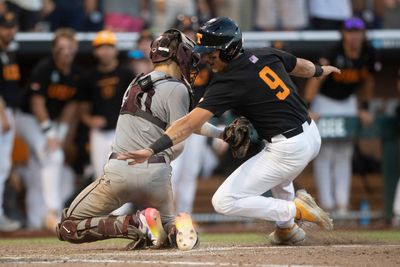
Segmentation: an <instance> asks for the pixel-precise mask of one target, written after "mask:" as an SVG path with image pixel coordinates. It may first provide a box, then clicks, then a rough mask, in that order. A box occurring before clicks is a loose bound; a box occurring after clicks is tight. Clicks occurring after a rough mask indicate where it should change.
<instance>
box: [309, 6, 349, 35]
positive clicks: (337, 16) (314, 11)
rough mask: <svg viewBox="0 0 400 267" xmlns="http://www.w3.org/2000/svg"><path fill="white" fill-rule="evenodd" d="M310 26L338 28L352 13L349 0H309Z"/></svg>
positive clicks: (320, 28) (328, 28)
mask: <svg viewBox="0 0 400 267" xmlns="http://www.w3.org/2000/svg"><path fill="white" fill-rule="evenodd" d="M309 9H310V18H311V27H312V29H314V30H337V29H340V27H341V26H342V23H343V21H344V20H346V19H348V18H350V17H351V16H352V15H353V10H352V4H351V1H350V0H309Z"/></svg>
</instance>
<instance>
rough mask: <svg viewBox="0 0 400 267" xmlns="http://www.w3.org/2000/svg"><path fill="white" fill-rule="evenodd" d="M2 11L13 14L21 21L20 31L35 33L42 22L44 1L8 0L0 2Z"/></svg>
mask: <svg viewBox="0 0 400 267" xmlns="http://www.w3.org/2000/svg"><path fill="white" fill-rule="evenodd" d="M0 5H2V7H0V10H4V12H5V11H10V12H13V13H14V14H15V15H16V16H17V17H18V20H19V23H18V24H19V29H18V30H19V31H22V32H27V31H34V30H35V28H36V24H37V23H38V22H39V20H40V10H41V9H42V7H43V0H6V1H4V0H3V1H0Z"/></svg>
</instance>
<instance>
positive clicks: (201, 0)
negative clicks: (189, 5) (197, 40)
mask: <svg viewBox="0 0 400 267" xmlns="http://www.w3.org/2000/svg"><path fill="white" fill-rule="evenodd" d="M216 13H217V12H216V4H215V1H213V0H197V1H196V14H197V18H198V19H199V22H198V23H199V25H202V24H203V23H205V22H207V21H208V20H210V19H212V18H214V17H216V16H217V15H216Z"/></svg>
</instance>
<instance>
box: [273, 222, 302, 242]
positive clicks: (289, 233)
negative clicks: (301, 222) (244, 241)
mask: <svg viewBox="0 0 400 267" xmlns="http://www.w3.org/2000/svg"><path fill="white" fill-rule="evenodd" d="M305 240H306V233H305V232H304V230H303V229H301V228H300V227H299V226H298V225H297V224H294V225H293V226H292V227H290V228H278V227H277V228H276V229H275V231H273V232H272V233H271V234H270V235H269V241H270V243H271V244H273V245H299V244H301V243H302V242H304V241H305Z"/></svg>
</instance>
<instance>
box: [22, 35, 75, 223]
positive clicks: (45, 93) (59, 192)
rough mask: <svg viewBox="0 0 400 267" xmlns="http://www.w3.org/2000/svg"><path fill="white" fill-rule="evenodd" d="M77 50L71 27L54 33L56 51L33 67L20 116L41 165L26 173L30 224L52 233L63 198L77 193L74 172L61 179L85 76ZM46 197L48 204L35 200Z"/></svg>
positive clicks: (35, 160) (36, 162)
mask: <svg viewBox="0 0 400 267" xmlns="http://www.w3.org/2000/svg"><path fill="white" fill-rule="evenodd" d="M77 51H78V43H77V41H76V39H75V33H74V31H73V30H72V29H65V28H62V29H59V30H57V31H56V32H55V33H54V39H53V42H52V55H51V56H50V57H48V58H45V59H43V60H41V61H40V62H39V63H38V64H37V65H36V67H35V68H34V69H33V71H32V73H31V77H30V83H29V95H28V97H27V100H26V102H27V103H26V104H25V105H24V106H23V112H19V113H17V116H16V127H17V132H18V133H19V136H21V137H22V138H23V139H24V141H25V142H26V143H27V144H28V145H29V148H30V151H31V152H32V154H31V163H32V164H33V165H36V166H37V167H36V169H39V174H38V175H37V176H34V174H33V173H28V175H29V176H30V177H28V178H29V179H27V183H28V184H27V185H26V188H27V195H28V196H31V197H32V199H27V207H28V222H29V223H30V224H31V225H30V226H31V227H40V226H41V225H40V223H43V226H44V227H46V228H47V229H50V230H53V231H54V230H55V225H56V223H57V220H59V219H60V215H61V209H62V208H63V206H64V201H65V200H66V198H68V197H69V194H71V193H72V191H73V181H72V180H73V176H72V175H71V173H70V172H69V174H70V175H68V176H63V178H62V175H63V173H67V172H63V170H64V152H63V144H64V143H65V141H66V137H67V134H68V133H69V134H72V132H71V129H73V126H74V120H76V117H77V113H76V109H77V101H76V98H77V95H78V90H79V89H78V88H79V86H78V85H79V83H80V79H81V75H80V71H79V69H78V68H77V66H76V65H75V64H74V63H73V61H74V58H75V55H76V53H77ZM33 176H34V177H35V178H37V179H39V180H35V179H33V178H32V177H33ZM37 184H40V185H41V188H40V187H37V186H36V185H37ZM31 191H33V192H31ZM42 196H43V200H44V207H43V206H42V205H40V201H39V200H37V199H38V198H41V197H42ZM38 203H39V204H38ZM42 215H43V216H42ZM42 217H43V222H42V221H41V220H42ZM38 218H39V219H38ZM38 220H39V221H38Z"/></svg>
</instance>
